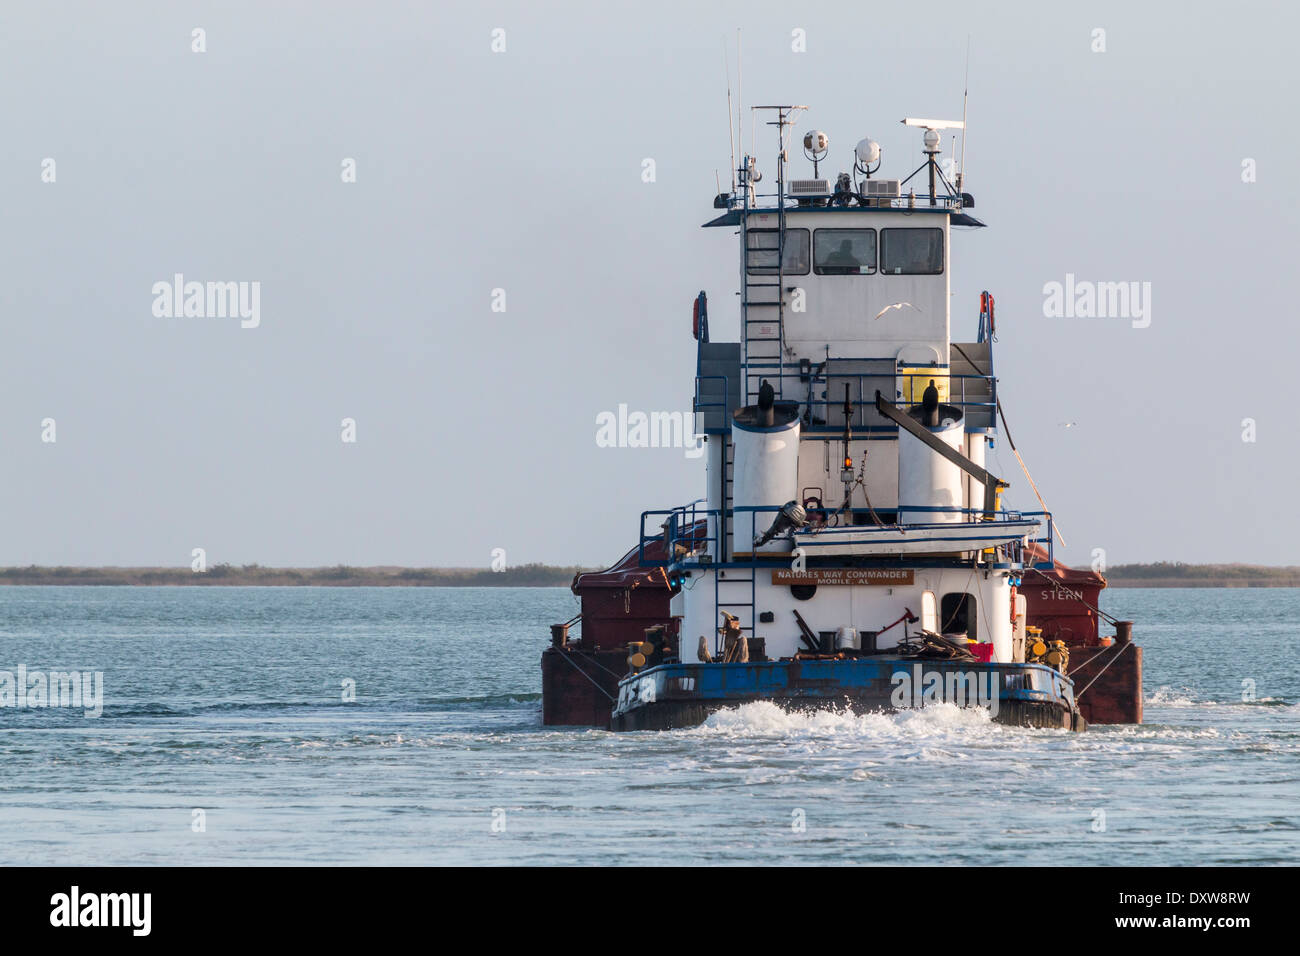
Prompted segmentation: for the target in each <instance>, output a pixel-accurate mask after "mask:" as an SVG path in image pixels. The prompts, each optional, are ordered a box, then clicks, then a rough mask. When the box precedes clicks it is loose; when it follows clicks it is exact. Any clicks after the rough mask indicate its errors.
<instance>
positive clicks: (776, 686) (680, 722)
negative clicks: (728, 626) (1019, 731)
mask: <svg viewBox="0 0 1300 956" xmlns="http://www.w3.org/2000/svg"><path fill="white" fill-rule="evenodd" d="M756 701H769V702H771V703H773V704H775V705H776V706H778V707H780V708H782V709H783V710H791V711H819V710H834V711H842V710H848V711H850V712H853V713H856V714H865V713H891V712H898V711H902V710H911V709H918V708H923V707H926V706H934V705H937V704H939V703H951V704H955V705H957V706H958V707H962V708H969V709H974V708H979V709H983V710H986V711H988V713H989V716H990V718H991V719H992V720H994V721H996V722H998V723H1001V724H1006V725H1010V726H1015V727H1039V728H1050V729H1058V730H1075V731H1081V730H1084V729H1085V727H1086V724H1085V721H1084V719H1083V717H1082V716H1081V715H1080V714H1079V712H1078V708H1077V707H1076V705H1075V701H1074V684H1073V682H1072V681H1071V680H1070V679H1069V678H1067V677H1064V676H1063V675H1061V674H1060V673H1058V672H1057V671H1055V670H1053V669H1052V668H1050V667H1045V666H1043V665H1040V664H999V663H984V662H978V661H976V662H972V661H947V660H918V659H916V658H904V657H899V656H895V655H873V656H871V657H858V658H846V659H839V658H830V659H819V658H809V659H805V660H799V659H795V660H782V661H760V662H753V663H726V664H723V663H709V664H705V663H698V664H697V663H669V664H661V665H659V666H657V667H652V668H648V669H647V670H644V671H641V672H639V673H636V674H631V675H629V676H627V677H625V678H624V679H623V680H622V681H621V682H620V683H619V693H618V701H617V703H616V704H615V706H614V710H613V714H612V715H611V717H610V729H611V730H615V731H632V730H674V729H679V728H685V727H695V726H698V725H700V724H702V723H704V722H705V721H706V720H707V719H708V718H709V716H710V715H712V714H714V713H716V712H718V711H720V710H724V709H727V708H734V707H739V706H741V705H743V704H747V703H753V702H756Z"/></svg>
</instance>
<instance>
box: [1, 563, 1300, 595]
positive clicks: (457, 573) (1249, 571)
mask: <svg viewBox="0 0 1300 956" xmlns="http://www.w3.org/2000/svg"><path fill="white" fill-rule="evenodd" d="M598 570H601V569H599V568H588V567H582V566H579V565H568V566H557V565H551V564H537V563H533V564H521V565H519V566H517V567H512V568H505V569H503V570H501V571H492V570H490V569H488V568H403V567H393V566H379V567H353V566H350V565H346V564H338V565H334V566H333V567H324V568H269V567H263V566H262V565H260V564H244V565H233V564H216V565H213V566H212V567H210V568H208V569H207V570H206V571H194V570H192V569H190V568H188V567H181V568H161V567H154V568H143V567H142V568H117V567H107V568H76V567H40V566H37V565H28V566H27V567H9V568H0V586H3V585H6V584H41V585H46V584H49V585H59V584H64V585H142V586H165V585H176V586H183V585H189V586H194V585H200V586H221V585H225V586H228V587H257V586H261V587H432V588H439V587H441V588H469V587H476V588H477V587H568V586H569V585H570V584H571V583H572V581H573V577H574V575H575V574H580V573H582V572H583V571H598ZM1104 574H1105V577H1106V581H1107V582H1108V583H1109V584H1110V586H1111V587H1137V588H1142V587H1147V588H1150V587H1175V588H1177V587H1183V588H1187V587H1212V588H1231V587H1300V567H1297V566H1294V565H1292V566H1287V567H1269V566H1266V565H1257V564H1183V563H1182V562H1180V561H1157V562H1154V563H1151V564H1117V565H1115V566H1114V567H1110V568H1107V569H1106V571H1105V572H1104Z"/></svg>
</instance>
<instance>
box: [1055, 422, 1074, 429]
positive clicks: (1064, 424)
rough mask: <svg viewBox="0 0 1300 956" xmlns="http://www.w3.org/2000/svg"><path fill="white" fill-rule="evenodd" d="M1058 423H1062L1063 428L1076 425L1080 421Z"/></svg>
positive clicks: (1059, 423) (1060, 423)
mask: <svg viewBox="0 0 1300 956" xmlns="http://www.w3.org/2000/svg"><path fill="white" fill-rule="evenodd" d="M1056 424H1058V425H1060V426H1061V427H1062V428H1073V427H1074V426H1075V425H1077V424H1079V423H1078V422H1057V423H1056Z"/></svg>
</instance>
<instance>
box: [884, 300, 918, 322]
mask: <svg viewBox="0 0 1300 956" xmlns="http://www.w3.org/2000/svg"><path fill="white" fill-rule="evenodd" d="M904 308H906V309H916V311H917V312H920V311H921V310H920V309H917V308H916V306H914V305H912V303H910V302H895V303H894V304H893V305H887V306H885V307H884V308H883V309H881V310H880V311H879V312H877V313H876V318H880V317H881V316H882V315H884V314H885V313H886V312H888V311H889V310H890V309H904Z"/></svg>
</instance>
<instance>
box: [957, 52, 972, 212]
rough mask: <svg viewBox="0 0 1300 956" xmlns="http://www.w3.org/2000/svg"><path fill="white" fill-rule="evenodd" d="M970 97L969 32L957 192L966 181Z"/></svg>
mask: <svg viewBox="0 0 1300 956" xmlns="http://www.w3.org/2000/svg"><path fill="white" fill-rule="evenodd" d="M969 99H970V34H969V33H968V34H966V81H965V88H964V89H963V90H962V94H961V162H960V163H959V164H958V166H957V176H956V177H955V178H956V180H957V192H958V193H960V192H961V184H962V183H963V182H965V181H966V101H967V100H969Z"/></svg>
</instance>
